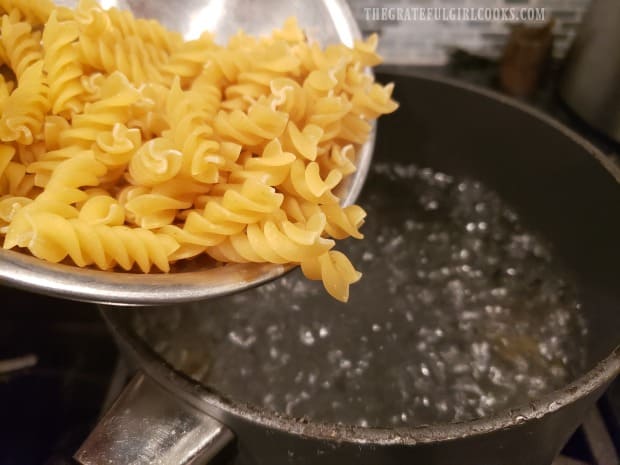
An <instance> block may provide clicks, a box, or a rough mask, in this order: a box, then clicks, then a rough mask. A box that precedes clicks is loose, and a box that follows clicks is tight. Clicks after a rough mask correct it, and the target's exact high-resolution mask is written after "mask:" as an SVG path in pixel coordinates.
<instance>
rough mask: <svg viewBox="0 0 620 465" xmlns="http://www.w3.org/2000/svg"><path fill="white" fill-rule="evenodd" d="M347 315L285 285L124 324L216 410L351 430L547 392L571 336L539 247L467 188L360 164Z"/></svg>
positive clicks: (455, 414)
mask: <svg viewBox="0 0 620 465" xmlns="http://www.w3.org/2000/svg"><path fill="white" fill-rule="evenodd" d="M361 203H362V205H363V206H364V207H365V208H366V209H367V210H368V221H367V224H366V225H365V226H364V228H363V231H364V233H365V235H366V239H365V240H363V241H350V242H348V243H346V246H344V247H342V249H343V250H344V251H345V252H346V253H347V254H348V255H349V257H350V258H351V259H352V261H353V263H355V264H356V266H357V267H358V268H359V269H360V270H361V271H362V272H363V273H364V277H363V278H362V281H361V282H360V283H358V284H357V285H354V286H353V287H352V289H351V298H350V302H349V303H348V304H347V305H344V304H340V303H338V302H336V301H334V300H333V299H331V298H329V297H328V296H326V293H325V292H324V291H323V289H322V288H321V285H320V284H318V283H311V282H307V281H305V280H304V278H303V277H301V276H300V274H299V273H298V272H293V273H291V274H289V275H287V276H286V277H284V278H282V279H280V280H279V281H276V282H272V283H270V284H267V285H264V286H262V287H260V288H258V289H255V290H252V291H248V292H245V293H242V294H238V295H235V296H232V297H229V298H224V299H219V300H216V301H209V302H203V303H196V304H191V305H189V306H186V307H184V308H182V309H181V308H180V307H176V308H173V309H170V308H166V309H162V310H153V309H148V310H143V311H138V312H137V313H136V320H135V323H136V328H137V330H138V332H139V333H140V334H141V335H142V336H143V337H144V338H145V339H146V340H147V341H149V342H150V343H151V344H153V345H154V346H155V348H156V350H157V351H158V352H159V353H161V354H162V355H163V356H164V357H165V358H166V359H167V360H168V361H169V362H171V363H172V364H173V365H174V366H175V367H177V368H179V369H181V370H183V371H185V372H187V373H188V374H190V375H191V376H193V377H194V378H196V379H198V380H200V381H202V382H203V383H204V384H206V385H208V386H210V387H211V388H213V389H216V390H217V391H220V392H221V393H223V394H225V395H226V396H227V397H229V398H232V399H235V400H237V401H242V402H248V403H252V404H256V405H259V406H264V407H266V408H269V409H272V410H274V411H278V412H285V413H287V414H289V415H293V416H295V417H307V418H309V419H313V420H319V421H328V422H341V423H347V424H357V425H361V426H403V425H419V424H429V423H438V422H449V421H455V420H466V419H473V418H477V417H483V416H486V415H489V414H491V413H493V412H495V411H497V410H500V409H503V408H506V407H513V406H516V405H517V404H521V403H525V402H527V401H528V400H530V399H532V398H536V397H537V396H540V395H541V394H543V393H545V392H548V391H551V390H553V389H555V388H558V387H560V386H562V385H564V384H566V383H567V382H568V381H570V380H571V379H572V378H573V377H574V376H576V374H578V373H579V372H580V371H581V370H582V369H583V365H584V363H585V361H584V360H585V354H584V352H583V350H584V349H583V347H585V343H584V340H585V335H586V331H587V330H586V326H585V323H584V320H583V318H582V317H581V316H580V312H579V303H578V301H577V299H576V293H575V290H574V289H573V288H572V287H571V283H570V281H569V280H568V279H567V277H566V276H565V274H564V273H563V272H562V270H561V269H560V268H559V266H558V265H557V264H556V263H555V262H554V260H553V259H552V257H551V255H550V252H549V249H548V247H546V245H545V243H544V242H543V241H541V239H540V238H538V237H537V236H536V235H535V234H532V233H531V232H528V231H527V230H526V229H525V228H524V227H523V226H522V224H521V223H520V221H519V218H518V216H517V215H516V214H515V213H514V212H513V211H512V210H511V209H510V208H509V207H508V206H507V205H506V204H505V203H503V202H502V200H501V199H500V198H499V197H498V196H497V195H496V194H494V193H493V192H491V191H489V190H488V189H486V188H485V187H484V186H482V185H480V184H479V183H478V182H475V181H472V180H467V179H454V178H452V177H450V176H448V175H445V174H442V173H439V172H434V171H431V170H428V169H419V168H417V167H415V166H413V165H393V164H375V165H374V167H373V172H372V175H371V177H370V179H369V181H368V183H367V187H366V191H365V193H364V196H363V198H362V201H361Z"/></svg>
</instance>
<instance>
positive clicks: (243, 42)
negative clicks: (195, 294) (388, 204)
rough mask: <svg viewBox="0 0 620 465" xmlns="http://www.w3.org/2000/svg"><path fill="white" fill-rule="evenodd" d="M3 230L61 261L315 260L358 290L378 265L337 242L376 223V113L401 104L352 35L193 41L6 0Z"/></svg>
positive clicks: (159, 266) (341, 285)
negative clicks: (363, 181) (326, 42)
mask: <svg viewBox="0 0 620 465" xmlns="http://www.w3.org/2000/svg"><path fill="white" fill-rule="evenodd" d="M0 16H2V17H1V18H0V61H2V63H1V64H2V65H4V66H5V67H8V68H10V70H11V72H6V73H2V74H0V236H3V237H4V240H3V247H4V248H7V249H11V248H16V249H19V250H21V251H23V252H29V253H31V254H32V255H34V256H36V257H38V258H40V259H43V260H48V261H51V262H67V263H72V264H74V265H76V266H81V267H85V266H92V267H97V268H100V269H103V270H115V269H121V270H125V271H128V272H136V271H140V272H144V273H147V272H150V271H152V270H158V271H159V272H174V269H175V268H174V263H175V262H177V261H180V260H191V259H192V258H194V257H196V256H198V255H207V256H209V257H211V258H212V259H214V260H216V261H220V262H225V263H231V262H232V263H278V264H287V263H291V264H296V265H301V268H302V271H303V272H304V274H305V275H306V276H307V277H308V278H309V279H316V280H322V281H323V283H324V286H325V289H326V290H327V291H328V292H329V293H330V294H331V295H332V296H334V297H335V298H337V299H340V300H343V301H346V300H347V298H348V295H349V286H350V285H351V284H352V283H354V282H356V281H357V280H359V279H360V274H359V273H358V272H357V271H356V270H355V268H354V266H353V265H352V264H351V262H350V261H349V260H348V259H347V257H346V256H345V255H344V254H342V253H341V252H338V251H336V250H335V249H334V247H335V246H336V241H337V240H341V239H345V238H348V237H353V238H357V239H361V238H362V237H363V235H362V233H361V231H360V227H361V226H362V224H363V221H364V218H365V215H366V214H365V212H364V210H363V209H362V208H361V207H360V206H357V205H351V206H347V207H342V206H341V205H340V200H341V199H340V197H339V190H338V189H339V187H340V186H341V185H342V181H343V180H344V179H345V178H346V177H347V176H349V175H351V174H352V173H354V172H355V166H356V156H357V151H358V149H359V148H360V146H361V145H362V144H363V143H364V142H365V141H366V140H367V138H368V137H369V135H370V131H371V127H372V126H371V123H372V121H373V120H374V119H376V118H378V117H379V116H380V115H382V114H386V113H390V112H392V111H394V110H395V109H396V108H397V104H396V103H395V102H394V101H393V100H392V98H391V95H392V90H393V88H392V85H386V86H384V85H381V84H378V83H375V82H374V80H373V78H372V76H371V75H370V74H368V73H367V72H366V71H365V69H366V67H368V66H374V65H376V64H377V63H379V62H380V57H379V56H378V55H377V54H376V52H375V50H376V47H377V38H376V36H371V37H370V38H368V39H367V40H365V41H357V42H356V43H355V45H354V46H353V47H352V48H348V47H346V46H344V45H341V44H335V45H331V46H328V47H326V48H324V49H323V48H321V47H319V46H318V45H317V44H316V43H311V42H309V41H308V40H307V39H306V37H305V34H304V32H303V31H302V30H301V29H300V28H299V26H298V25H297V22H296V21H295V20H294V19H290V20H288V21H286V23H285V24H284V25H283V27H282V28H281V29H278V30H275V31H273V33H272V34H271V36H269V37H262V38H256V37H250V36H248V35H246V34H244V33H243V32H239V33H238V34H237V35H235V36H234V37H232V38H231V39H230V40H229V42H228V43H227V44H226V45H218V44H217V43H216V42H215V41H214V39H213V37H212V36H211V35H210V34H209V33H208V32H205V33H203V35H202V36H200V37H199V38H198V39H195V40H192V41H184V40H183V38H182V36H181V35H180V34H178V33H176V32H173V31H169V30H167V29H166V28H165V27H164V26H162V25H161V24H160V23H158V22H157V21H154V20H147V19H138V18H135V17H134V16H133V15H132V14H131V13H130V12H127V11H121V10H118V9H116V8H111V9H109V10H105V9H103V8H102V7H101V6H100V5H99V4H98V3H97V2H96V1H95V0H80V1H79V4H78V6H77V7H76V8H75V9H69V8H65V7H55V6H54V5H53V4H52V3H50V2H49V0H37V1H29V0H0Z"/></svg>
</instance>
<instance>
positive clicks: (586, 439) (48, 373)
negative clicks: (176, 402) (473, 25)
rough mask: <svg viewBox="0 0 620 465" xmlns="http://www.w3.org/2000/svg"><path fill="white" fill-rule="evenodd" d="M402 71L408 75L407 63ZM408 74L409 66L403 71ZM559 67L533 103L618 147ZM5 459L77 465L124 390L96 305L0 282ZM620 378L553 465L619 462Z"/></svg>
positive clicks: (455, 63) (484, 65)
mask: <svg viewBox="0 0 620 465" xmlns="http://www.w3.org/2000/svg"><path fill="white" fill-rule="evenodd" d="M413 70H414V71H416V72H423V73H424V72H425V73H430V74H441V75H446V76H451V77H456V78H459V79H463V80H466V81H469V82H472V83H475V84H478V85H482V86H487V87H490V88H494V87H495V83H496V74H497V65H496V64H495V63H492V62H487V61H484V60H481V59H478V58H475V57H471V56H468V55H465V54H462V53H457V54H456V55H455V56H454V58H453V60H452V62H451V64H450V65H449V66H447V67H445V68H427V69H419V68H415V69H413ZM399 71H401V72H402V71H403V70H402V69H401V70H399ZM405 71H406V70H405ZM555 76H557V70H555V71H553V70H552V72H551V74H550V76H549V78H548V79H547V81H546V83H545V84H544V85H543V86H542V87H541V88H540V89H539V91H538V92H537V93H536V94H535V95H534V96H533V97H532V98H531V99H530V103H532V104H533V105H535V106H538V107H540V108H542V109H543V110H545V111H547V112H548V113H550V114H552V115H553V116H554V117H556V118H557V119H559V120H560V121H562V122H564V123H565V124H567V125H569V126H571V127H573V128H574V129H576V130H577V131H578V132H580V133H582V134H583V135H584V136H585V137H587V138H588V139H590V140H591V141H593V142H594V143H595V144H596V145H598V146H599V147H600V148H601V150H603V152H605V153H608V154H612V153H620V150H618V149H619V147H618V145H617V144H614V143H613V142H611V141H609V140H607V139H605V138H604V137H602V136H600V135H599V134H597V133H596V132H594V131H593V130H591V129H590V128H588V127H587V126H586V125H584V124H583V123H582V122H581V121H579V119H578V118H577V117H575V116H574V115H572V114H571V113H570V111H568V110H567V109H566V108H565V107H564V106H563V105H562V103H561V102H560V101H559V99H558V97H557V95H556V92H555V82H556V79H555ZM0 302H2V310H0V465H64V464H74V463H75V462H73V461H72V459H71V456H72V454H73V453H74V452H75V451H76V450H77V448H78V447H79V445H80V443H81V442H82V441H83V439H84V438H85V437H86V436H87V434H88V432H89V431H90V429H91V428H92V427H93V425H94V424H95V422H96V419H97V416H98V415H99V414H100V412H101V410H102V409H103V408H104V406H105V405H107V404H108V403H109V401H110V400H111V399H112V398H113V397H114V396H115V395H116V394H117V393H118V389H119V388H120V386H122V384H123V381H124V380H125V377H126V374H127V372H126V370H125V369H124V367H123V365H122V362H121V361H120V360H119V357H118V352H117V350H116V348H115V346H114V343H113V341H112V338H111V336H110V335H109V333H108V332H107V330H106V328H105V325H104V323H103V321H102V319H101V318H100V316H99V313H98V311H97V308H96V307H95V306H94V305H90V304H82V303H74V302H68V301H63V300H58V299H53V298H49V297H43V296H36V295H33V294H29V293H26V292H22V291H18V290H13V289H8V288H3V287H0ZM618 450H620V380H618V381H616V382H615V383H614V384H613V385H612V386H611V388H610V389H609V390H608V392H607V393H606V395H605V396H604V397H603V399H601V401H600V402H599V403H598V407H597V409H595V410H593V411H592V412H590V414H589V416H588V418H587V419H586V421H585V422H584V425H583V426H582V427H580V428H579V429H578V430H577V432H576V433H575V434H574V435H573V437H572V438H571V440H570V441H569V442H568V443H567V445H566V447H565V448H564V450H563V453H562V456H561V457H559V458H558V459H557V462H556V463H555V464H554V465H585V464H590V465H619V460H618V453H617V451H618Z"/></svg>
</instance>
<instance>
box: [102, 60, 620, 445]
mask: <svg viewBox="0 0 620 465" xmlns="http://www.w3.org/2000/svg"><path fill="white" fill-rule="evenodd" d="M390 74H391V75H394V76H400V77H412V78H415V79H423V80H429V81H435V82H439V83H441V84H444V85H450V86H453V87H457V88H460V89H462V90H466V91H470V92H473V93H475V94H478V95H480V96H482V97H484V98H488V99H492V100H495V101H497V102H499V103H501V104H503V105H506V106H509V107H512V108H514V109H516V110H520V111H522V112H525V113H527V114H528V115H530V116H531V117H533V118H535V119H538V120H539V121H541V122H542V123H544V124H546V125H547V126H550V127H552V128H554V129H555V130H557V131H559V132H560V133H562V134H563V135H564V136H566V137H568V138H569V139H570V140H572V141H573V142H574V143H576V144H578V145H579V146H581V148H583V149H584V150H585V151H586V152H587V153H588V154H589V155H591V156H592V157H593V158H594V159H595V160H596V161H598V162H599V163H600V164H601V165H602V167H603V168H604V169H605V170H606V171H607V172H608V173H609V174H610V175H612V176H613V177H614V178H615V179H616V180H617V181H618V182H620V168H618V167H617V166H616V165H615V164H614V163H613V162H612V161H611V160H609V159H608V158H607V157H606V156H605V155H604V154H603V153H602V152H601V151H600V150H599V149H598V148H596V147H595V146H594V145H593V144H592V143H590V142H588V141H587V140H586V139H584V138H583V137H581V136H580V135H578V134H577V133H575V132H574V131H573V130H571V129H569V128H568V127H566V126H565V125H563V124H562V123H560V122H559V121H557V120H556V119H554V118H553V117H551V116H549V115H547V114H545V113H543V112H541V111H540V110H537V109H535V108H533V107H532V106H530V105H528V104H525V103H522V102H520V101H517V100H515V99H513V98H511V97H508V96H505V95H502V94H499V93H497V92H495V91H492V90H488V89H484V88H480V87H478V86H475V85H471V84H468V83H464V82H461V81H458V80H455V79H451V78H446V77H439V76H429V75H427V74H424V73H420V72H406V73H403V72H393V71H392V70H390ZM100 310H101V313H102V315H103V317H104V319H105V321H106V323H107V324H108V325H109V326H110V327H111V328H112V330H113V332H114V333H115V335H116V336H117V340H118V342H119V343H120V344H121V345H122V346H123V347H124V348H125V349H127V350H128V351H129V353H130V354H131V355H132V356H133V357H134V358H136V359H137V360H138V361H139V362H140V368H141V369H142V370H143V371H144V372H145V373H147V374H148V375H150V376H152V377H153V378H154V379H155V380H156V381H158V382H159V383H160V384H161V385H162V386H163V387H164V388H166V389H167V390H168V391H170V392H171V393H172V394H173V395H177V396H180V397H181V398H183V399H184V400H186V401H187V402H189V403H190V404H192V405H194V406H195V407H197V408H198V409H200V410H203V411H204V410H205V405H209V406H211V407H213V408H215V409H218V410H220V411H221V412H224V413H225V414H228V415H231V416H235V417H240V418H243V419H244V420H245V421H248V422H251V423H254V424H256V425H258V426H261V427H265V428H270V429H274V430H278V431H281V432H283V433H288V434H297V435H301V436H305V437H309V438H313V439H317V440H327V441H338V442H349V443H353V444H375V445H415V444H420V443H430V442H444V441H452V440H456V439H459V438H464V437H471V436H477V435H482V434H486V433H489V432H491V431H496V430H501V429H507V428H511V427H515V426H517V425H519V424H521V423H524V422H526V421H529V420H533V419H540V418H542V417H544V416H546V415H548V414H551V413H553V412H555V411H557V410H559V409H561V408H562V407H564V406H566V405H568V404H572V403H573V402H575V401H577V400H579V399H580V398H583V397H585V396H587V395H589V394H591V393H593V392H594V391H596V390H597V389H598V388H600V387H601V386H604V385H605V384H607V383H609V382H611V381H612V380H613V379H614V378H615V377H616V376H617V375H618V374H620V345H618V346H617V347H616V348H615V349H614V350H613V351H611V353H610V354H609V355H608V356H607V357H606V358H604V359H603V360H602V361H600V362H599V363H597V364H596V365H595V366H594V367H593V368H592V369H591V370H589V371H587V372H586V373H584V374H583V375H581V376H580V377H578V378H577V379H575V380H574V381H572V382H571V383H569V384H567V385H566V386H564V387H563V388H561V389H557V390H554V391H551V392H549V393H547V394H545V395H543V396H541V397H540V398H538V399H536V400H533V401H530V402H529V403H528V404H521V405H518V406H515V407H513V408H509V409H503V410H501V411H499V412H497V413H495V414H492V415H489V416H486V417H483V418H478V419H474V420H468V421H462V422H453V423H437V424H432V425H419V426H415V427H397V428H368V427H361V426H354V425H339V424H333V423H325V422H318V421H309V420H307V419H303V420H301V419H296V418H294V417H292V416H290V415H286V414H281V413H275V412H270V411H268V410H265V409H261V408H259V407H257V406H254V405H250V404H246V403H241V402H235V401H231V400H228V399H226V398H225V396H223V395H222V394H221V393H218V392H216V391H214V390H211V389H209V388H207V387H206V386H204V385H203V384H201V383H199V382H198V381H196V380H194V379H192V378H191V377H189V376H188V375H186V374H185V373H183V372H180V371H178V370H176V369H175V368H174V367H173V366H171V365H170V364H169V363H168V362H166V361H165V360H163V358H161V357H160V356H159V355H157V354H156V353H155V352H154V351H153V350H152V349H151V348H150V347H149V346H148V344H146V343H145V342H144V341H143V340H142V339H140V338H139V337H137V336H136V335H135V334H133V332H132V331H130V330H128V329H127V328H126V327H125V326H124V325H122V324H117V321H116V319H117V318H116V317H115V316H114V315H113V314H114V312H118V311H120V312H125V311H127V310H124V309H118V308H114V307H109V309H108V308H106V306H104V305H100ZM207 413H209V412H207Z"/></svg>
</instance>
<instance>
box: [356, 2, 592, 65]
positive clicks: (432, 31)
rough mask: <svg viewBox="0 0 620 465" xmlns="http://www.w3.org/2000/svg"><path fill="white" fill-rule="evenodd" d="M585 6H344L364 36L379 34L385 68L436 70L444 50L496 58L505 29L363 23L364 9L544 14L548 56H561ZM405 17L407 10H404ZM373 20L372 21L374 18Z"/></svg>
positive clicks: (492, 24) (490, 24) (491, 24)
mask: <svg viewBox="0 0 620 465" xmlns="http://www.w3.org/2000/svg"><path fill="white" fill-rule="evenodd" d="M589 2H590V0H388V1H381V0H349V5H350V6H351V9H352V10H353V13H354V15H355V17H356V18H357V20H358V22H359V24H360V27H361V28H362V31H363V32H364V33H366V34H367V33H370V32H378V33H379V34H380V38H381V40H380V45H379V47H380V52H381V53H382V55H383V56H384V59H385V61H386V62H387V63H394V64H427V65H440V64H444V63H445V62H446V61H447V58H448V55H449V53H450V50H452V49H454V48H456V47H458V48H461V49H464V50H467V51H469V52H472V53H475V54H479V55H484V56H489V57H497V56H499V55H500V54H501V51H502V48H503V46H504V43H505V40H506V38H507V36H508V33H509V31H510V24H509V23H506V22H501V21H478V22H473V21H441V20H440V21H435V20H433V21H419V20H418V21H406V20H404V21H403V20H401V21H398V20H396V19H393V20H390V19H387V20H385V21H384V20H373V19H372V17H371V18H370V20H369V15H370V12H369V11H368V10H365V9H367V8H400V9H401V11H402V9H405V8H437V7H440V8H476V9H477V8H511V7H512V8H517V9H519V10H520V9H521V8H529V7H532V8H544V15H545V20H547V19H548V18H549V19H550V18H553V19H554V21H555V25H554V36H555V40H554V56H555V57H557V58H561V57H562V56H564V54H565V53H566V51H567V50H568V47H569V46H570V43H571V41H572V39H573V37H574V36H575V33H576V31H577V28H578V26H579V23H580V21H581V18H582V16H583V14H584V11H585V9H586V8H587V6H588V4H589ZM375 11H377V10H375ZM410 11H411V10H410ZM376 17H378V15H376Z"/></svg>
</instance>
